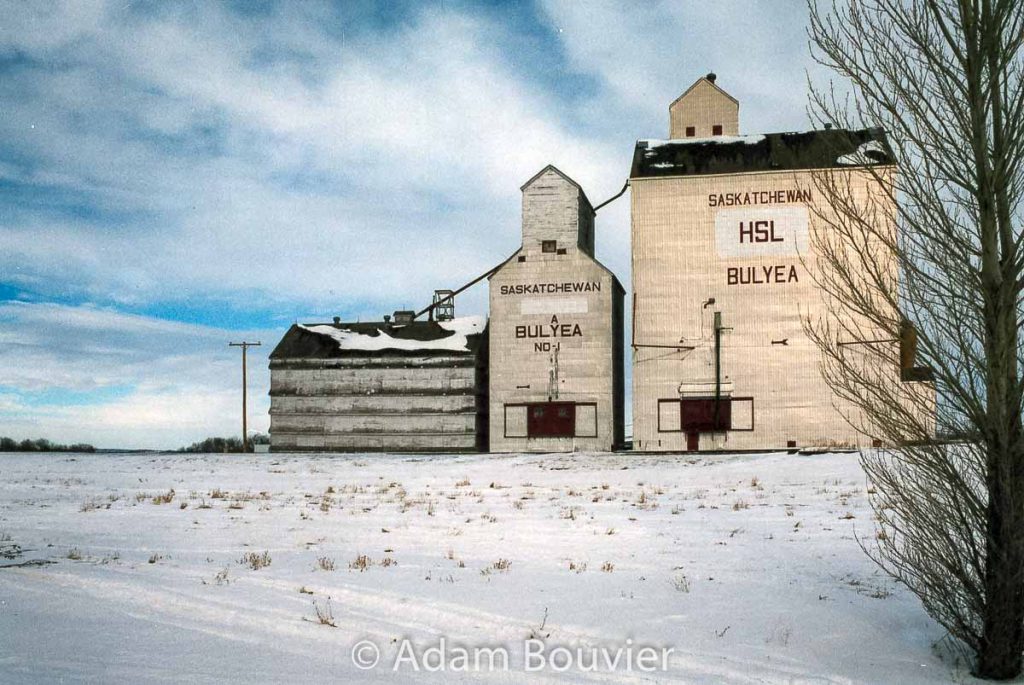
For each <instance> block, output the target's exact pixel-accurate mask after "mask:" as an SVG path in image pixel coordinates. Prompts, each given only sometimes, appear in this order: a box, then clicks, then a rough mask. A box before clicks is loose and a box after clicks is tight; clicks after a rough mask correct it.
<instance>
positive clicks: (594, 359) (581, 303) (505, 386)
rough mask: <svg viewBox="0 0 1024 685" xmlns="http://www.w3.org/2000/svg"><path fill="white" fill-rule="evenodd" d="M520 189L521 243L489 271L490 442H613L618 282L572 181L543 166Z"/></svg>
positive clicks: (511, 448)
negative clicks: (601, 257) (598, 249)
mask: <svg viewBox="0 0 1024 685" xmlns="http://www.w3.org/2000/svg"><path fill="white" fill-rule="evenodd" d="M521 190H522V193H523V210H522V211H523V235H522V241H523V242H522V247H521V248H520V249H519V251H518V252H516V253H515V254H514V255H512V257H511V258H509V260H508V261H507V262H505V264H503V265H502V266H501V267H500V268H499V269H498V270H497V271H496V272H495V273H494V274H493V275H492V276H491V277H490V311H491V325H490V342H489V345H490V355H489V356H490V393H489V394H490V431H489V432H490V436H489V437H490V449H491V451H492V452H563V451H573V450H611V449H615V448H619V447H621V446H622V445H623V442H624V435H623V433H624V414H623V409H624V397H623V348H622V345H623V338H622V335H623V332H622V324H623V321H622V307H623V297H624V295H625V291H624V290H623V288H622V285H621V284H620V283H619V281H618V279H617V278H615V275H614V274H613V273H612V272H611V271H609V270H608V269H607V268H606V267H605V266H603V265H602V264H601V263H600V262H598V261H597V260H596V259H595V258H594V210H593V207H592V206H591V204H590V201H589V200H588V199H587V196H586V195H585V194H584V192H583V190H582V188H580V186H579V185H578V184H577V183H576V182H575V181H573V180H572V179H571V178H569V177H568V176H566V175H565V174H564V173H562V172H561V171H559V170H558V169H556V168H555V167H553V166H547V167H545V168H544V169H543V170H542V171H540V173H538V174H537V175H536V176H534V177H533V178H531V179H530V180H529V181H527V183H526V184H525V185H524V186H523V187H522V189H521Z"/></svg>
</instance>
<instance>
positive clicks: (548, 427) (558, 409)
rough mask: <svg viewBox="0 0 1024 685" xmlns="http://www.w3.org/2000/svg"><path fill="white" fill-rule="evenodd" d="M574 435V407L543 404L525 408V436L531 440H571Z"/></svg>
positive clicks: (570, 404)
mask: <svg viewBox="0 0 1024 685" xmlns="http://www.w3.org/2000/svg"><path fill="white" fill-rule="evenodd" d="M575 434H576V405H575V404H573V403H572V402H544V403H538V404H530V405H527V407H526V435H527V436H528V437H531V438H571V437H573V436H574V435H575Z"/></svg>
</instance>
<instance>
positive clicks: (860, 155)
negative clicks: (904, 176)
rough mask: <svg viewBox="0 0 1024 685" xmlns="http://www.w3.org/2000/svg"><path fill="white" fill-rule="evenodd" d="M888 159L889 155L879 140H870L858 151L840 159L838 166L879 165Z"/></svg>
mask: <svg viewBox="0 0 1024 685" xmlns="http://www.w3.org/2000/svg"><path fill="white" fill-rule="evenodd" d="M872 153H874V154H872ZM886 159H887V154H886V152H885V148H884V147H882V144H881V143H880V142H878V141H877V140H869V141H868V142H866V143H861V144H860V145H858V146H857V149H856V150H854V151H853V152H851V153H850V154H848V155H841V156H840V157H838V158H837V159H836V164H842V165H843V166H866V165H869V164H878V163H880V162H883V161H885V160H886Z"/></svg>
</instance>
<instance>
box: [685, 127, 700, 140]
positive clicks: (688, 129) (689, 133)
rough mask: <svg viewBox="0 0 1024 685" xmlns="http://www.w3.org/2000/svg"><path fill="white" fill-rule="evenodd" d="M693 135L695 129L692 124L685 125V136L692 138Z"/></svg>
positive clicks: (695, 132)
mask: <svg viewBox="0 0 1024 685" xmlns="http://www.w3.org/2000/svg"><path fill="white" fill-rule="evenodd" d="M695 135H697V129H696V128H694V127H693V126H687V127H686V137H687V138H693V137H694V136H695Z"/></svg>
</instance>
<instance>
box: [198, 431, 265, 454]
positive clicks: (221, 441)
mask: <svg viewBox="0 0 1024 685" xmlns="http://www.w3.org/2000/svg"><path fill="white" fill-rule="evenodd" d="M268 442H270V439H269V438H268V437H267V436H266V435H262V434H256V435H254V436H252V437H251V438H249V451H250V452H252V451H253V445H261V444H266V443H268ZM178 451H179V452H210V453H215V454H219V453H223V452H241V451H242V439H241V438H206V439H205V440H200V441H199V442H194V443H192V444H191V445H189V446H188V447H182V448H180V449H179V450H178Z"/></svg>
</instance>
